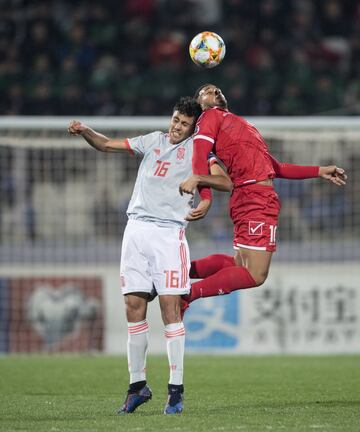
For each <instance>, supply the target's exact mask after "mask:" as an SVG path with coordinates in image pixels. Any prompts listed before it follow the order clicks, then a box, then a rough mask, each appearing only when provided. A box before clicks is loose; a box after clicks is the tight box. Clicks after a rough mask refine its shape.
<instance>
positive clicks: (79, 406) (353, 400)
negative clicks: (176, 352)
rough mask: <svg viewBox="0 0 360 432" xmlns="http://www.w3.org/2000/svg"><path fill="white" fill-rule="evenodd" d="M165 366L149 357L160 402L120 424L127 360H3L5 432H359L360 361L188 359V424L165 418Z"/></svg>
mask: <svg viewBox="0 0 360 432" xmlns="http://www.w3.org/2000/svg"><path fill="white" fill-rule="evenodd" d="M167 378H168V366H167V360H166V358H165V357H156V356H149V359H148V382H149V385H150V386H151V388H152V390H153V399H152V400H151V401H150V402H148V403H147V404H145V405H143V406H141V407H140V408H139V409H138V410H137V411H136V412H135V413H134V414H130V415H126V416H117V415H116V414H115V412H116V408H117V407H118V406H119V405H121V404H122V402H123V399H124V395H125V390H126V388H127V385H128V374H127V364H126V359H125V358H124V357H106V356H84V357H82V356H79V357H76V356H75V357H71V356H69V357H68V356H61V357H59V356H40V357H39V356H36V357H35V356H23V357H17V356H8V357H7V356H4V357H1V358H0V430H1V431H6V432H11V431H36V432H42V431H47V432H61V431H71V432H77V431H86V432H92V431H106V432H109V431H123V432H142V431H144V432H148V431H154V432H155V431H156V432H158V431H159V432H162V431H168V432H185V431H194V432H201V431H206V432H212V431H324V432H331V431H342V432H343V431H359V430H360V356H323V357H322V356H319V357H297V356H293V357H292V356H266V357H249V356H241V357H238V356H236V357H233V356H231V357H230V356H227V357H224V356H222V357H220V356H190V355H188V356H187V357H186V360H185V401H184V412H183V414H181V415H172V416H165V415H164V414H163V413H162V411H163V407H164V403H165V400H166V384H167Z"/></svg>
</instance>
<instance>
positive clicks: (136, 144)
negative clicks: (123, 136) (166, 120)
mask: <svg viewBox="0 0 360 432" xmlns="http://www.w3.org/2000/svg"><path fill="white" fill-rule="evenodd" d="M159 134H160V132H151V133H149V134H146V135H139V136H137V137H134V138H127V145H128V147H129V151H130V152H132V153H135V154H136V155H137V156H144V154H145V153H146V152H147V151H149V149H150V148H152V146H153V145H154V143H156V142H158V139H159Z"/></svg>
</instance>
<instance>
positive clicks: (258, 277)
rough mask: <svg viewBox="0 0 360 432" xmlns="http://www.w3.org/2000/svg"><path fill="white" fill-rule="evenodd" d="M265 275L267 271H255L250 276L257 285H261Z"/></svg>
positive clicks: (265, 277)
mask: <svg viewBox="0 0 360 432" xmlns="http://www.w3.org/2000/svg"><path fill="white" fill-rule="evenodd" d="M267 276H268V272H255V273H254V274H252V277H253V279H254V281H255V284H256V286H257V287H258V286H260V285H262V284H263V283H264V282H265V281H266V279H267Z"/></svg>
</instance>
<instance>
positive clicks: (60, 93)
mask: <svg viewBox="0 0 360 432" xmlns="http://www.w3.org/2000/svg"><path fill="white" fill-rule="evenodd" d="M204 30H211V31H215V32H217V33H219V34H220V35H221V36H222V37H223V39H224V41H225V43H226V48H227V54H226V56H225V59H224V61H223V63H222V64H221V65H220V66H219V67H217V68H215V69H212V70H204V69H200V68H198V67H197V66H195V65H194V64H193V63H192V62H191V60H190V57H189V54H188V45H189V43H190V41H191V39H192V37H193V36H195V34H197V33H199V32H201V31H204ZM359 36H360V1H357V0H326V1H325V0H312V1H309V0H286V1H285V0H251V1H249V0H181V1H175V0H122V1H120V0H102V1H70V0H56V1H51V0H49V1H39V0H31V1H25V0H12V1H11V0H0V59H1V60H0V94H1V98H0V115H70V116H71V115H168V114H169V110H170V109H171V108H172V106H173V104H174V102H175V101H176V99H177V98H178V97H179V96H181V95H185V94H193V93H194V91H195V89H196V88H197V87H198V86H199V85H200V84H203V83H205V82H208V81H211V82H214V83H215V84H217V85H219V86H220V87H221V88H222V90H223V92H224V93H225V95H226V96H227V98H228V101H229V104H230V108H231V109H232V110H233V111H235V112H237V113H239V114H242V115H355V114H359V113H360V81H359V71H360V37H359Z"/></svg>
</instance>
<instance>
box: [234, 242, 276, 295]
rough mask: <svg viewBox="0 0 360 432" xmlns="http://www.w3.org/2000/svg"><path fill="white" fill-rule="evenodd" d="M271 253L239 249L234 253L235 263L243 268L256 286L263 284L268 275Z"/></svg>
mask: <svg viewBox="0 0 360 432" xmlns="http://www.w3.org/2000/svg"><path fill="white" fill-rule="evenodd" d="M271 258H272V252H268V251H265V250H253V249H244V248H240V249H239V250H237V251H236V255H235V262H236V265H237V266H242V267H245V268H246V269H247V270H248V271H249V273H250V274H251V276H252V278H253V279H254V281H255V283H256V286H260V285H261V284H263V283H264V282H265V280H266V278H267V275H268V273H269V268H270V263H271Z"/></svg>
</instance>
